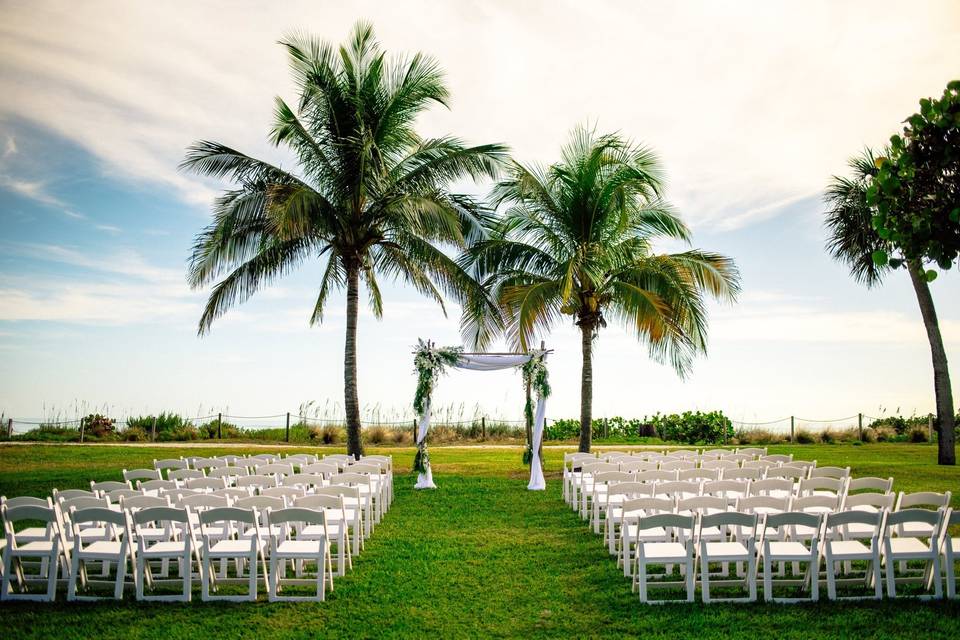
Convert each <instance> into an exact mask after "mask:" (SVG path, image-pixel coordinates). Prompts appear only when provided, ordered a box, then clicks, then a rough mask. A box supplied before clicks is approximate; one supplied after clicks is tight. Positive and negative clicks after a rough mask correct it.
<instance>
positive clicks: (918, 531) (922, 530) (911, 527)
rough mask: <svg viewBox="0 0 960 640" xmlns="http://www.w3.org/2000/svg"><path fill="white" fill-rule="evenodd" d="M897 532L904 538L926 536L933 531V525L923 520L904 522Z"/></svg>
mask: <svg viewBox="0 0 960 640" xmlns="http://www.w3.org/2000/svg"><path fill="white" fill-rule="evenodd" d="M898 533H899V534H900V535H901V536H903V537H904V538H927V537H929V536H930V534H931V533H933V525H932V524H927V523H925V522H905V523H903V525H901V527H900V531H899V532H898Z"/></svg>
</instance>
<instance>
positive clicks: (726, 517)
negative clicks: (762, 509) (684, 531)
mask: <svg viewBox="0 0 960 640" xmlns="http://www.w3.org/2000/svg"><path fill="white" fill-rule="evenodd" d="M699 520H700V527H699V529H700V531H703V530H708V531H709V530H712V529H713V528H718V529H719V530H720V531H721V532H724V535H725V539H724V540H722V541H719V542H711V541H710V540H708V539H704V538H703V537H702V536H701V537H700V546H699V557H700V588H701V590H702V594H703V601H704V603H709V602H714V601H716V602H754V601H756V599H757V553H756V540H757V515H756V514H753V513H737V512H734V511H726V512H722V513H713V514H710V515H704V516H701V517H700V518H699ZM733 531H737V532H739V533H738V534H737V535H736V536H734V535H733V533H732V532H733ZM711 562H714V563H721V564H724V563H731V562H732V563H736V564H737V565H738V566H739V565H740V564H741V563H743V564H746V575H745V576H743V579H742V580H734V579H723V578H721V579H719V580H718V579H714V578H711V574H710V563H711ZM724 578H726V576H724ZM711 581H713V582H714V584H724V585H729V584H740V583H741V582H742V583H745V586H746V589H747V596H746V597H742V598H712V597H711V596H710V583H711Z"/></svg>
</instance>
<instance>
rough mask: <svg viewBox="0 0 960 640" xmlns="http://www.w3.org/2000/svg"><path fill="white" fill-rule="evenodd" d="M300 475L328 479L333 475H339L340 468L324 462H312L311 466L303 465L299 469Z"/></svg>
mask: <svg viewBox="0 0 960 640" xmlns="http://www.w3.org/2000/svg"><path fill="white" fill-rule="evenodd" d="M300 473H310V474H315V475H320V476H324V477H329V476H332V475H334V474H337V473H340V467H338V466H337V465H335V464H329V463H326V462H314V463H312V464H305V465H302V466H301V467H300Z"/></svg>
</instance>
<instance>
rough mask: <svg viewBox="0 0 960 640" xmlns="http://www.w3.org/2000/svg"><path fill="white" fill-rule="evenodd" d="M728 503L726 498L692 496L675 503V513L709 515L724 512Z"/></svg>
mask: <svg viewBox="0 0 960 640" xmlns="http://www.w3.org/2000/svg"><path fill="white" fill-rule="evenodd" d="M728 505H729V503H728V502H727V499H726V498H718V497H716V496H693V497H692V498H681V499H680V500H678V501H677V511H692V512H694V513H711V512H713V511H726V510H727V506H728Z"/></svg>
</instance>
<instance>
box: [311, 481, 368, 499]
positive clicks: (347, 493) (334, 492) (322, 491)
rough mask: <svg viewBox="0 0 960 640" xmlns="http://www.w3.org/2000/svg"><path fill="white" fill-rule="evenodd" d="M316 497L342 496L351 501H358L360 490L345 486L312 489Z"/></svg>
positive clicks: (333, 485) (335, 485) (336, 485)
mask: <svg viewBox="0 0 960 640" xmlns="http://www.w3.org/2000/svg"><path fill="white" fill-rule="evenodd" d="M312 493H313V495H316V496H342V497H344V498H350V499H351V500H356V501H359V500H360V488H359V487H351V486H348V485H345V484H339V485H338V484H332V485H328V486H326V487H314V488H313V491H312Z"/></svg>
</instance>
